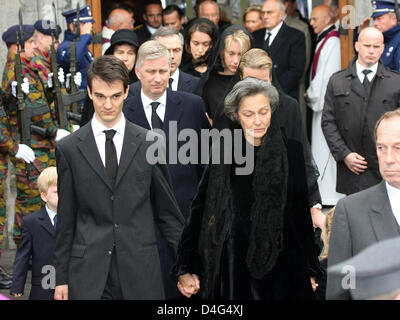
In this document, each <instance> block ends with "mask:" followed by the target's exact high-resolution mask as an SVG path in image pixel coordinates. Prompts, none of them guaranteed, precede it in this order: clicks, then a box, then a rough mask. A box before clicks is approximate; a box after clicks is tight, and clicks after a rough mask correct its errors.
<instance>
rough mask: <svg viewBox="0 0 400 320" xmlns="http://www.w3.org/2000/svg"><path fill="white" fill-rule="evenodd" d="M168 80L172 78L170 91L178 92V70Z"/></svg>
mask: <svg viewBox="0 0 400 320" xmlns="http://www.w3.org/2000/svg"><path fill="white" fill-rule="evenodd" d="M170 78H172V80H173V81H172V88H171V89H172V90H173V91H177V90H178V82H179V69H176V70H175V72H174V74H173V75H172V76H170ZM168 87H169V83H168Z"/></svg>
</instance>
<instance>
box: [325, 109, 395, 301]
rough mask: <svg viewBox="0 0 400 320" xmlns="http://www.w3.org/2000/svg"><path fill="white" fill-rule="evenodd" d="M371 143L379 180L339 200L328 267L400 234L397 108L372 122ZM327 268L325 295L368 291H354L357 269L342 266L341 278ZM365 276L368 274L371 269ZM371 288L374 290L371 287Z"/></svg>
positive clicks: (339, 296)
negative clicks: (380, 180) (373, 124)
mask: <svg viewBox="0 0 400 320" xmlns="http://www.w3.org/2000/svg"><path fill="white" fill-rule="evenodd" d="M371 135H372V134H371ZM375 144H376V154H377V157H378V163H379V172H380V175H381V176H382V178H383V181H382V182H380V183H378V184H377V185H375V186H373V187H371V188H369V189H366V190H363V191H361V192H358V193H355V194H352V195H350V196H348V197H346V198H344V199H341V200H339V202H338V204H337V205H336V210H335V214H334V216H333V222H332V227H331V238H330V244H329V260H328V267H329V268H330V267H332V266H334V265H336V264H338V263H342V262H343V261H345V260H347V259H350V258H352V257H354V256H355V255H357V254H358V253H360V252H362V251H363V250H364V249H365V248H367V247H369V246H371V245H373V244H375V243H377V242H380V241H383V240H386V239H391V238H395V237H399V236H400V152H399V150H398V146H399V145H400V109H396V110H394V111H389V112H386V113H384V114H383V115H382V117H381V118H380V119H379V120H378V121H377V122H376V125H375ZM392 254H393V255H397V251H396V250H393V253H392ZM365 267H366V266H364V268H365ZM329 270H330V269H328V282H327V291H326V298H327V299H335V300H336V299H350V293H356V294H359V295H360V294H361V295H368V293H369V292H368V291H367V290H365V291H364V292H362V290H361V292H357V291H354V289H356V288H357V285H361V284H360V283H359V282H356V283H355V284H354V281H352V279H351V277H353V278H354V277H358V275H357V270H351V269H348V268H347V269H345V273H346V277H344V278H343V274H341V275H340V274H338V273H337V272H329ZM346 270H347V271H346ZM333 271H334V269H333ZM359 271H361V270H359ZM386 272H388V269H386V271H384V270H383V269H382V273H381V279H380V280H379V278H378V279H377V281H376V282H375V285H374V286H375V287H377V286H380V285H382V284H383V282H382V280H383V278H384V277H383V276H384V273H386ZM338 275H339V276H338ZM365 275H366V276H367V274H365ZM369 276H372V273H371V272H369ZM353 280H354V279H353ZM354 285H355V286H356V288H355V287H354ZM359 288H361V286H360V287H359ZM373 291H375V292H377V291H378V290H377V288H375V289H374V290H373ZM381 293H383V292H377V294H381ZM371 296H372V295H371ZM367 297H369V296H367Z"/></svg>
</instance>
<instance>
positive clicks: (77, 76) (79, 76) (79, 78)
mask: <svg viewBox="0 0 400 320" xmlns="http://www.w3.org/2000/svg"><path fill="white" fill-rule="evenodd" d="M74 82H75V84H76V86H77V87H78V88H79V87H80V86H81V83H82V74H81V73H80V72H77V73H76V74H75V76H74Z"/></svg>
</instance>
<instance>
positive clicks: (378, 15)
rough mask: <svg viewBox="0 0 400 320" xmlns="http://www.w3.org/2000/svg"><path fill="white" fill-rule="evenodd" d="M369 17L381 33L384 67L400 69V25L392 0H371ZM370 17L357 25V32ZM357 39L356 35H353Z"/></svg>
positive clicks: (367, 22) (367, 23) (365, 25)
mask: <svg viewBox="0 0 400 320" xmlns="http://www.w3.org/2000/svg"><path fill="white" fill-rule="evenodd" d="M372 9H373V12H372V16H371V18H372V19H373V21H374V27H375V28H377V29H378V30H379V31H381V32H382V33H383V37H384V44H385V50H384V51H383V54H382V56H381V60H382V63H383V65H384V66H385V67H386V68H389V69H392V70H395V71H400V26H399V24H398V23H399V21H398V18H397V15H396V12H395V6H394V1H393V0H389V1H373V8H372ZM371 18H370V17H367V18H365V19H364V20H363V21H362V22H361V24H360V27H359V32H361V30H362V29H364V28H366V27H368V26H369V24H370V20H371ZM355 41H357V36H355Z"/></svg>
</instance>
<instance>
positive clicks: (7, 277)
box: [0, 266, 12, 280]
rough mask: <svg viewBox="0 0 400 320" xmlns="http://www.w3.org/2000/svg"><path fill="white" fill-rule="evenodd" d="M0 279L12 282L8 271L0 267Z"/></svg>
mask: <svg viewBox="0 0 400 320" xmlns="http://www.w3.org/2000/svg"><path fill="white" fill-rule="evenodd" d="M0 278H3V279H5V280H12V275H11V274H9V273H8V272H7V271H6V269H4V268H3V267H2V266H0Z"/></svg>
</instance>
